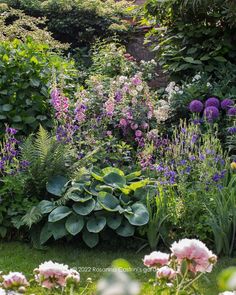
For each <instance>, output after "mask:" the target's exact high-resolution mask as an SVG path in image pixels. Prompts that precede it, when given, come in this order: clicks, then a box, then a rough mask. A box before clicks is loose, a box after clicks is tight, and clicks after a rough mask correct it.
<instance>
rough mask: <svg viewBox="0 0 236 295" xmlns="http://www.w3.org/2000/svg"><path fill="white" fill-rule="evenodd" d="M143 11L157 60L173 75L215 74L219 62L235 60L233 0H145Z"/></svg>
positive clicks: (234, 6)
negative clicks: (148, 24)
mask: <svg viewBox="0 0 236 295" xmlns="http://www.w3.org/2000/svg"><path fill="white" fill-rule="evenodd" d="M144 13H145V14H146V16H147V19H146V21H148V22H149V23H151V25H153V26H154V27H153V29H152V30H151V31H150V35H151V36H152V35H155V36H156V38H157V40H156V44H154V47H155V49H156V50H157V52H158V56H159V58H160V63H161V65H162V66H163V68H164V69H165V70H166V71H168V73H169V74H170V75H172V76H173V77H176V78H177V79H181V78H183V75H184V77H186V76H188V75H194V74H196V73H197V72H200V71H201V72H207V73H208V74H209V75H215V73H216V72H218V70H219V69H218V66H219V64H220V65H221V64H222V65H224V64H226V62H227V61H230V62H233V63H235V55H236V51H235V46H234V43H235V38H236V36H235V25H236V24H235V13H236V5H235V2H234V1H231V0H228V1H221V0H214V1H207V0H206V1H205V0H203V1H195V0H187V1H184V0H174V1H172V0H171V1H169V0H165V1H153V0H149V1H147V2H146V4H145V12H144ZM151 40H152V41H153V38H151Z"/></svg>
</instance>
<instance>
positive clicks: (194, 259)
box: [171, 239, 217, 273]
mask: <svg viewBox="0 0 236 295" xmlns="http://www.w3.org/2000/svg"><path fill="white" fill-rule="evenodd" d="M171 252H172V256H173V257H176V259H177V261H178V263H179V264H181V263H182V261H183V260H187V262H188V267H189V270H190V271H192V272H194V273H196V272H211V271H212V267H213V264H215V263H216V260H217V257H216V256H215V255H214V254H213V253H212V252H211V251H210V250H209V249H208V248H207V247H206V245H205V244H204V243H202V242H201V241H199V240H196V239H183V240H180V241H179V242H174V243H173V244H172V246H171Z"/></svg>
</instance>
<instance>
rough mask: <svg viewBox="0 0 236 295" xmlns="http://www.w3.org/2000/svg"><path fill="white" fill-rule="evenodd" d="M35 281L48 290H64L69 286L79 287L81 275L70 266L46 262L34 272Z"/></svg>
mask: <svg viewBox="0 0 236 295" xmlns="http://www.w3.org/2000/svg"><path fill="white" fill-rule="evenodd" d="M34 272H35V280H36V281H37V282H38V283H39V284H40V285H41V286H42V287H44V288H46V289H54V288H64V287H66V286H67V284H74V285H77V284H78V283H79V282H80V275H79V273H78V272H77V271H76V270H74V269H69V267H68V265H64V264H60V263H56V262H52V261H46V262H44V263H42V264H40V265H39V267H38V268H36V269H35V270H34Z"/></svg>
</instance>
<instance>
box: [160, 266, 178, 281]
mask: <svg viewBox="0 0 236 295" xmlns="http://www.w3.org/2000/svg"><path fill="white" fill-rule="evenodd" d="M156 276H157V279H166V280H168V281H169V280H172V279H174V278H175V277H176V271H175V270H173V269H172V268H170V267H169V266H163V267H161V268H159V269H158V270H157V273H156Z"/></svg>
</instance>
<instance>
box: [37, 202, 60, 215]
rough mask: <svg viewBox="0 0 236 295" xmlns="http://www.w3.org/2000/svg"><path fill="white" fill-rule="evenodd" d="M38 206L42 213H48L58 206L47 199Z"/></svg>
mask: <svg viewBox="0 0 236 295" xmlns="http://www.w3.org/2000/svg"><path fill="white" fill-rule="evenodd" d="M37 207H38V209H39V211H40V213H42V214H47V213H49V212H51V211H52V210H53V209H55V208H56V206H55V205H54V204H53V202H50V201H47V200H43V201H41V202H40V203H39V204H38V206H37Z"/></svg>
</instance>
